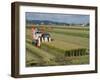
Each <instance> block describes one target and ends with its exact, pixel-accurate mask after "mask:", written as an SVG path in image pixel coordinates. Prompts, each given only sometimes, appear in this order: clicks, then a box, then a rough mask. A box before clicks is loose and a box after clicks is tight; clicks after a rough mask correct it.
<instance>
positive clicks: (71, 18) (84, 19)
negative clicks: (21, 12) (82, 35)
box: [25, 12, 89, 24]
mask: <svg viewBox="0 0 100 80" xmlns="http://www.w3.org/2000/svg"><path fill="white" fill-rule="evenodd" d="M25 15H26V20H49V21H55V22H64V23H76V24H85V23H88V22H89V15H77V14H58V13H56V14H55V13H35V12H26V14H25Z"/></svg>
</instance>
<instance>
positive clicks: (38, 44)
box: [37, 37, 41, 47]
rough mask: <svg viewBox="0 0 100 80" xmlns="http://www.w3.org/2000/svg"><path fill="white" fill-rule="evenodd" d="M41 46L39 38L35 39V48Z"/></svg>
mask: <svg viewBox="0 0 100 80" xmlns="http://www.w3.org/2000/svg"><path fill="white" fill-rule="evenodd" d="M40 46H41V41H40V37H39V38H38V39H37V47H40Z"/></svg>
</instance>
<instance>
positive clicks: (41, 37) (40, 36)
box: [32, 26, 53, 47]
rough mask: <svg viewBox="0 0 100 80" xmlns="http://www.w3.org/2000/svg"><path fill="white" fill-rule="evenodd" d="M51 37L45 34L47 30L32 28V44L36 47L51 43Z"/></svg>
mask: <svg viewBox="0 0 100 80" xmlns="http://www.w3.org/2000/svg"><path fill="white" fill-rule="evenodd" d="M51 41H53V39H51V35H50V34H49V33H48V32H45V29H42V30H39V29H38V28H36V27H34V26H32V44H34V45H35V46H36V47H40V46H41V43H45V42H51Z"/></svg>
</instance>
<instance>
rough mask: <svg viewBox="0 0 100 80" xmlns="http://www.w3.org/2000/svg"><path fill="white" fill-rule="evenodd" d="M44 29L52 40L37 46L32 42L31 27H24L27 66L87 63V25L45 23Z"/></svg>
mask: <svg viewBox="0 0 100 80" xmlns="http://www.w3.org/2000/svg"><path fill="white" fill-rule="evenodd" d="M40 27H41V26H39V27H38V28H40ZM45 31H46V32H48V33H50V35H51V38H52V39H53V41H51V42H47V43H42V44H41V46H40V48H37V47H36V46H34V45H33V44H32V32H31V27H26V66H27V67H31V66H33V67H34V66H58V65H77V64H89V28H88V27H76V26H71V27H69V26H65V27H62V26H59V27H58V26H49V25H47V26H46V27H45Z"/></svg>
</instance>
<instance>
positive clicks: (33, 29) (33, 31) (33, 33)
mask: <svg viewBox="0 0 100 80" xmlns="http://www.w3.org/2000/svg"><path fill="white" fill-rule="evenodd" d="M35 37H36V36H35V28H34V26H32V38H33V39H35Z"/></svg>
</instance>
